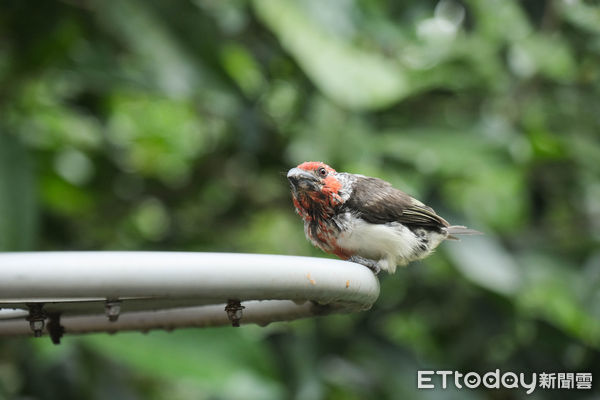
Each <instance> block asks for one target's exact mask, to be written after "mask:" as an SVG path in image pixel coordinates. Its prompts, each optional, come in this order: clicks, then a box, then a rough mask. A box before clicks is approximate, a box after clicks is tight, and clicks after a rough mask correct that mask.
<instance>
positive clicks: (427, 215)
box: [344, 177, 449, 228]
mask: <svg viewBox="0 0 600 400" xmlns="http://www.w3.org/2000/svg"><path fill="white" fill-rule="evenodd" d="M344 205H345V206H346V207H348V209H351V210H354V211H355V212H357V213H358V215H359V217H361V218H362V219H364V220H365V221H367V222H370V223H373V224H385V223H388V222H401V223H403V224H405V225H408V226H409V227H419V226H422V227H429V228H442V227H446V226H449V224H448V222H447V221H446V220H445V219H444V218H442V217H440V216H439V215H437V214H436V213H435V211H433V209H432V208H431V207H427V206H426V205H424V204H422V203H421V202H419V201H417V200H415V199H413V198H412V197H410V196H409V195H408V194H406V193H404V192H402V191H400V190H398V189H395V188H394V187H392V185H390V184H389V183H388V182H386V181H383V180H381V179H377V178H368V177H365V178H363V177H359V178H358V180H357V181H356V182H355V184H354V187H353V191H352V195H351V196H350V198H349V199H348V200H347V201H346V203H345V204H344Z"/></svg>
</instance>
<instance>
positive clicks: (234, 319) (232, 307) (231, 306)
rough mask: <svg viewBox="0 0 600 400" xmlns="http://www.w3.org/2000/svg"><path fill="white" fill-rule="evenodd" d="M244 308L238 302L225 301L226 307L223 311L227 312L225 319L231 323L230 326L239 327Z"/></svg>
mask: <svg viewBox="0 0 600 400" xmlns="http://www.w3.org/2000/svg"><path fill="white" fill-rule="evenodd" d="M244 308H246V307H244V306H243V305H242V304H241V303H240V301H239V300H233V299H229V300H227V305H226V306H225V311H226V312H227V318H229V320H230V321H231V326H233V327H239V326H240V320H241V319H242V317H243V310H244Z"/></svg>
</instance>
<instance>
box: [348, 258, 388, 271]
mask: <svg viewBox="0 0 600 400" xmlns="http://www.w3.org/2000/svg"><path fill="white" fill-rule="evenodd" d="M348 261H351V262H354V263H357V264H361V265H364V266H365V267H367V268H369V269H370V270H371V271H373V273H374V274H375V275H377V274H379V272H381V267H380V266H379V263H378V262H377V261H375V260H371V259H368V258H364V257H361V256H352V257H350V258H349V259H348Z"/></svg>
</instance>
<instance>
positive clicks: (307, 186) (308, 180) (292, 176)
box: [287, 168, 318, 192]
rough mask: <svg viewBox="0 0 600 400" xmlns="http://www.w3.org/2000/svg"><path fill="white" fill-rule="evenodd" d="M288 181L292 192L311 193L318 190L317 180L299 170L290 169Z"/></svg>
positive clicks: (308, 173)
mask: <svg viewBox="0 0 600 400" xmlns="http://www.w3.org/2000/svg"><path fill="white" fill-rule="evenodd" d="M287 178H288V181H290V185H291V186H292V190H294V191H296V192H298V191H311V190H317V189H318V179H317V177H316V176H314V175H313V174H311V173H310V172H306V171H304V170H303V169H300V168H292V169H290V170H289V171H288V173H287Z"/></svg>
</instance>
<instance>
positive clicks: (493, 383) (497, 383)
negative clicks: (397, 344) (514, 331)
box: [417, 369, 592, 394]
mask: <svg viewBox="0 0 600 400" xmlns="http://www.w3.org/2000/svg"><path fill="white" fill-rule="evenodd" d="M437 377H439V378H437ZM436 378H437V379H436ZM440 380H441V385H440V384H439V383H438V381H440ZM449 382H453V383H454V386H455V387H456V388H457V389H462V388H463V387H466V388H469V389H475V388H478V387H480V386H482V385H483V386H484V387H486V388H488V389H500V388H506V389H524V390H525V392H526V393H527V394H531V393H533V391H534V390H535V389H536V388H541V389H591V388H592V374H591V373H589V372H588V373H586V372H581V373H572V372H570V373H562V372H559V373H546V372H542V373H540V374H539V375H538V374H536V373H535V372H533V373H531V374H524V373H519V374H516V373H514V372H504V373H501V372H500V370H499V369H496V370H495V371H490V372H487V373H485V374H483V375H481V374H479V373H477V372H467V373H466V374H463V373H461V372H458V371H418V372H417V388H418V389H435V388H439V387H441V388H442V389H446V388H447V387H448V384H449ZM436 383H437V384H436Z"/></svg>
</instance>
